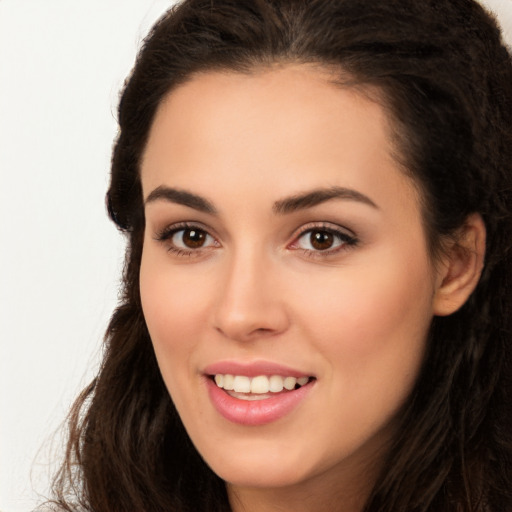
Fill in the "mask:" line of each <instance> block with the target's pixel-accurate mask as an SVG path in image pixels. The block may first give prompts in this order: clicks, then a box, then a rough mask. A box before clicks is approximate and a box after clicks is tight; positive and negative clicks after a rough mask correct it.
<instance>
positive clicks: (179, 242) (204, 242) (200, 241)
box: [168, 228, 214, 249]
mask: <svg viewBox="0 0 512 512" xmlns="http://www.w3.org/2000/svg"><path fill="white" fill-rule="evenodd" d="M168 240H169V241H170V242H171V243H172V244H173V245H174V246H175V247H177V248H179V249H200V248H201V247H205V246H209V245H211V244H212V243H213V242H214V238H213V237H212V236H211V235H209V234H208V233H207V232H206V231H204V230H203V229H199V228H184V229H179V230H177V231H175V232H174V233H173V234H172V236H170V237H169V238H168Z"/></svg>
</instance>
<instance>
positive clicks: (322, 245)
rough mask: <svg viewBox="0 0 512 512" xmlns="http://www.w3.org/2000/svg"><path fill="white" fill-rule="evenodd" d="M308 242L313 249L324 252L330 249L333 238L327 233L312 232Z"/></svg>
mask: <svg viewBox="0 0 512 512" xmlns="http://www.w3.org/2000/svg"><path fill="white" fill-rule="evenodd" d="M310 242H311V245H312V246H313V247H314V248H315V249H317V250H319V251H325V250H326V249H330V248H331V247H332V244H333V243H334V236H333V234H332V233H329V232H328V231H313V232H312V233H311V235H310Z"/></svg>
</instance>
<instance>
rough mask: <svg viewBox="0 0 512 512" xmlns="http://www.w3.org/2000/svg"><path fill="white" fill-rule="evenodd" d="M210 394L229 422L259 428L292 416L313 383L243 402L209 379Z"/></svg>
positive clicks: (217, 408) (216, 407) (214, 403)
mask: <svg viewBox="0 0 512 512" xmlns="http://www.w3.org/2000/svg"><path fill="white" fill-rule="evenodd" d="M206 380H207V387H208V394H209V395H210V400H211V401H212V403H213V406H214V407H215V409H216V410H217V411H218V412H219V413H220V414H221V415H222V416H223V417H224V418H226V419H227V420H229V421H231V422H233V423H238V424H240V425H248V426H258V425H265V424H267V423H272V422H273V421H277V420H278V419H280V418H282V417H284V416H286V415H287V414H290V413H291V412H292V411H293V410H294V409H295V408H296V407H298V406H299V405H300V403H301V402H302V401H303V400H304V399H305V398H306V396H307V395H308V393H309V391H310V390H311V389H312V387H313V383H312V382H309V383H308V384H306V385H304V386H301V387H300V388H299V389H295V390H293V391H288V392H285V393H277V394H276V395H275V396H271V397H270V398H265V399H263V400H241V399H239V398H234V397H232V396H230V395H228V394H227V393H226V392H225V391H224V390H223V389H222V388H219V387H218V386H217V385H216V384H215V382H213V380H212V379H210V378H207V379H206Z"/></svg>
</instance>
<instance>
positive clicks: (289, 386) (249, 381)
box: [214, 374, 309, 395]
mask: <svg viewBox="0 0 512 512" xmlns="http://www.w3.org/2000/svg"><path fill="white" fill-rule="evenodd" d="M214 380H215V383H216V384H217V386H218V387H219V388H223V389H225V390H226V391H234V392H235V393H254V394H258V395H264V394H268V393H269V392H271V393H280V392H281V391H283V389H286V390H288V391H292V390H293V389H295V387H296V386H297V385H299V386H304V385H305V384H307V383H308V382H309V377H299V378H296V377H290V376H288V377H282V376H281V375H272V376H270V377H268V376H267V375H258V376H257V377H252V378H251V377H246V376H245V375H230V374H225V375H224V374H217V375H215V377H214Z"/></svg>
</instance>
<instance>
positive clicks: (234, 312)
mask: <svg viewBox="0 0 512 512" xmlns="http://www.w3.org/2000/svg"><path fill="white" fill-rule="evenodd" d="M285 299H286V293H285V292H284V289H283V282H282V279H280V276H279V268H278V265H277V264H276V263H275V262H272V261H270V258H265V257H264V256H262V255H261V254H259V255H258V254H246V255H245V256H244V255H238V256H233V258H232V259H231V260H230V261H229V262H226V265H225V267H224V268H223V272H222V278H221V282H220V285H219V293H218V295H217V300H216V304H215V306H214V326H215V329H216V330H217V331H218V332H220V333H222V334H223V335H224V336H225V337H227V338H229V339H232V340H236V341H250V340H254V339H257V338H261V337H269V336H275V335H277V334H280V333H283V332H284V331H286V329H287V328H288V326H289V315H288V312H287V307H286V300H285Z"/></svg>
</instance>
